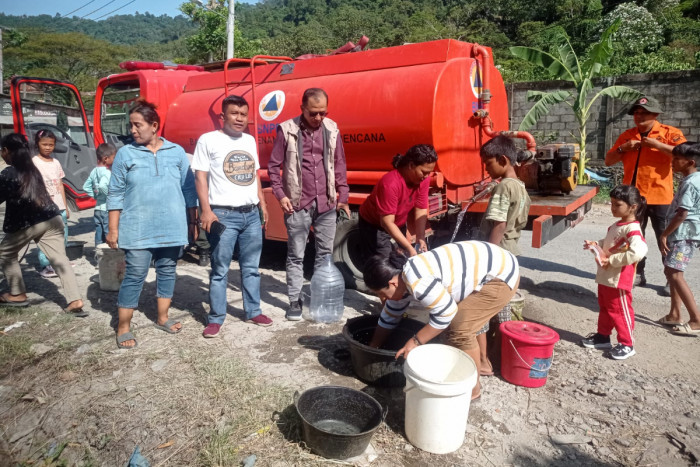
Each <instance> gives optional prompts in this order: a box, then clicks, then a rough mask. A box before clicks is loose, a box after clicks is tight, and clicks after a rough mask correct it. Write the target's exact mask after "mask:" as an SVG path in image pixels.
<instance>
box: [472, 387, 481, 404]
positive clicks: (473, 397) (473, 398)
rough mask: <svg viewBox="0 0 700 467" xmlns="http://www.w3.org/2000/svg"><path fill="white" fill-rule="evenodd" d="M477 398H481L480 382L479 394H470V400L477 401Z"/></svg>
mask: <svg viewBox="0 0 700 467" xmlns="http://www.w3.org/2000/svg"><path fill="white" fill-rule="evenodd" d="M479 399H481V383H479V394H477V395H476V396H472V400H471V402H475V401H478V400H479Z"/></svg>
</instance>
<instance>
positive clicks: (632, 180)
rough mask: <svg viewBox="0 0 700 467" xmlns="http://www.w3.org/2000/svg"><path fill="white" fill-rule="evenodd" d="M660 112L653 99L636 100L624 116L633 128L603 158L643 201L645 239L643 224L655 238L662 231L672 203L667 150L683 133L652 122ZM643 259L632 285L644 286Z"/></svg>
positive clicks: (670, 149)
mask: <svg viewBox="0 0 700 467" xmlns="http://www.w3.org/2000/svg"><path fill="white" fill-rule="evenodd" d="M661 113H663V110H661V106H660V105H659V103H658V101H657V100H656V99H654V98H653V97H648V96H645V97H640V98H639V99H637V100H636V101H635V102H634V104H632V107H630V110H629V112H627V114H628V115H632V116H633V117H634V124H635V125H636V126H635V128H630V129H629V130H627V131H625V132H624V133H622V134H621V135H620V137H619V138H617V141H615V144H614V145H613V147H612V149H610V151H608V153H607V154H606V155H605V165H613V164H616V163H618V162H622V165H623V166H624V180H623V183H624V184H625V185H632V186H636V187H637V189H639V192H640V193H641V194H642V196H644V197H645V198H646V200H647V207H646V209H645V210H644V212H643V213H642V216H641V219H640V223H641V226H642V232H643V233H644V236H645V238H646V228H647V224H648V223H649V221H650V220H651V226H652V228H653V229H654V233H655V234H656V239H657V243H658V239H659V235H661V233H662V232H663V231H664V228H666V212H667V211H668V208H669V205H670V204H671V201H673V171H672V170H671V159H672V157H671V155H670V154H671V151H672V150H673V147H674V146H677V145H679V144H680V143H683V142H685V137H684V136H683V133H682V132H681V131H680V130H679V129H677V128H674V127H672V126H669V125H663V124H661V123H659V122H658V121H656V118H657V117H658V116H659V114H661ZM645 263H646V258H644V259H642V260H641V261H640V262H639V264H638V265H637V277H636V278H635V281H634V285H639V286H644V285H646V282H647V281H646V277H645V276H644V267H645Z"/></svg>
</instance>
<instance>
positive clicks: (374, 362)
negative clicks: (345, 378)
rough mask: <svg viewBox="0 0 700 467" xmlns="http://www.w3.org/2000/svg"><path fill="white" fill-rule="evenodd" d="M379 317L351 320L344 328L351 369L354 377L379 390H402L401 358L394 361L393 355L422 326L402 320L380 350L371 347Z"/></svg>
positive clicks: (403, 379)
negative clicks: (385, 388) (399, 388)
mask: <svg viewBox="0 0 700 467" xmlns="http://www.w3.org/2000/svg"><path fill="white" fill-rule="evenodd" d="M378 321H379V316H377V315H374V316H372V315H368V316H358V317H357V318H352V319H349V320H348V321H347V323H345V326H344V327H343V337H345V340H347V341H348V344H349V345H350V358H351V359H352V369H353V370H354V371H355V374H356V375H357V377H358V378H359V379H360V380H362V381H363V382H365V383H367V384H371V385H374V386H382V387H403V386H405V385H406V378H405V377H404V375H403V359H401V360H398V361H397V360H396V359H395V358H394V355H396V352H397V351H398V350H399V349H400V348H402V347H403V346H404V345H405V344H406V342H408V340H409V339H410V338H411V337H413V335H414V334H415V333H417V332H418V331H420V330H421V329H422V328H423V326H425V324H424V323H421V322H420V321H416V320H415V319H409V318H403V319H402V320H401V323H400V324H399V326H398V327H397V328H396V329H394V330H393V331H392V333H391V335H390V336H389V338H388V339H387V341H386V342H385V343H384V345H383V346H382V348H381V349H374V348H372V347H370V346H369V345H367V344H369V341H370V339H372V335H373V334H374V329H375V328H376V327H377V322H378Z"/></svg>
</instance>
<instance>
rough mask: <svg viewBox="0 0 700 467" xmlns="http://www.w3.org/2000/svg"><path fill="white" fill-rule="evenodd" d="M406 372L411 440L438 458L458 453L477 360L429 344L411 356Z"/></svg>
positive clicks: (407, 408) (458, 351)
mask: <svg viewBox="0 0 700 467" xmlns="http://www.w3.org/2000/svg"><path fill="white" fill-rule="evenodd" d="M403 371H404V374H405V375H406V388H405V389H404V391H405V392H406V417H405V418H406V422H405V426H404V428H405V430H406V437H407V438H408V440H409V441H410V442H411V444H413V445H414V446H416V447H417V448H419V449H422V450H424V451H428V452H432V453H435V454H446V453H448V452H453V451H456V450H457V449H459V448H460V447H461V446H462V443H464V435H465V432H466V430H467V417H468V416H469V403H470V401H471V395H472V389H474V386H475V385H476V380H477V369H476V364H475V363H474V360H472V358H471V357H470V356H469V355H467V354H466V353H464V352H463V351H461V350H459V349H457V348H454V347H450V346H447V345H442V344H427V345H421V346H419V347H416V348H415V349H413V350H412V351H411V353H409V354H408V358H407V359H406V363H404V366H403Z"/></svg>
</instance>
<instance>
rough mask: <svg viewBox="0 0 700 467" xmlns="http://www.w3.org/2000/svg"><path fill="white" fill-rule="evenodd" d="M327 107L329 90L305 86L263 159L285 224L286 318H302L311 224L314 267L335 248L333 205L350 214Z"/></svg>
mask: <svg viewBox="0 0 700 467" xmlns="http://www.w3.org/2000/svg"><path fill="white" fill-rule="evenodd" d="M327 113H328V95H327V94H326V92H325V91H324V90H323V89H320V88H311V89H307V90H306V91H304V95H303V97H302V103H301V115H300V116H298V117H296V118H293V119H291V120H287V121H285V122H282V123H281V124H280V125H279V126H278V127H277V137H276V138H275V143H274V145H273V148H272V154H271V155H270V161H269V162H268V165H267V169H268V173H269V176H270V183H271V185H272V191H273V193H274V194H275V197H276V198H277V199H278V200H279V202H280V206H281V208H282V211H283V212H284V223H285V225H286V227H287V237H288V241H287V295H288V296H289V309H288V310H287V313H286V318H287V319H288V320H290V321H299V320H301V314H302V305H303V300H302V298H301V288H302V285H303V281H304V272H303V266H302V263H303V261H304V250H305V248H306V240H307V238H308V236H309V230H310V228H311V226H313V228H314V238H315V239H316V261H315V265H314V268H316V267H318V266H319V265H320V264H321V261H322V260H323V258H324V257H325V256H326V255H330V254H333V240H334V239H335V221H336V211H337V210H340V209H343V210H344V211H345V212H346V213H347V214H348V217H349V216H350V208H349V207H348V192H349V189H348V182H347V176H346V172H345V151H344V150H343V142H342V138H341V137H340V132H339V131H338V125H336V123H335V122H334V121H333V120H331V119H329V118H326V114H327ZM280 171H282V174H280Z"/></svg>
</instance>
